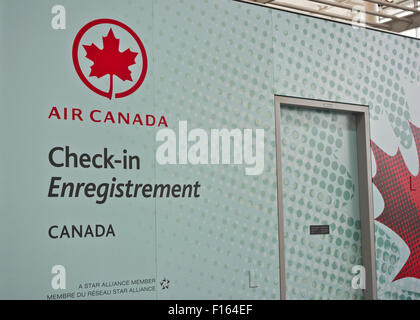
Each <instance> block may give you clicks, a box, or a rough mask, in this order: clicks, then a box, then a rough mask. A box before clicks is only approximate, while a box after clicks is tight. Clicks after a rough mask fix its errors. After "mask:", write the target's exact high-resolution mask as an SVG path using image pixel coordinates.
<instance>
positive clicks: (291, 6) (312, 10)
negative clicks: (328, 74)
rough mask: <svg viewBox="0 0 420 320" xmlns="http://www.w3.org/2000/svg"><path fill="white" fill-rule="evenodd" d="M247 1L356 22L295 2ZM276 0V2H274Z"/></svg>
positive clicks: (375, 26)
mask: <svg viewBox="0 0 420 320" xmlns="http://www.w3.org/2000/svg"><path fill="white" fill-rule="evenodd" d="M246 1H247V2H251V3H252V2H254V3H261V4H266V5H268V6H271V7H283V8H289V9H293V10H298V11H303V12H309V13H312V14H316V15H318V16H325V17H330V18H334V19H340V20H344V21H351V22H353V23H354V20H353V18H352V17H346V16H343V15H339V14H334V13H329V12H319V10H315V9H311V8H307V7H302V6H297V5H294V4H290V3H286V2H281V1H277V0H268V1H267V0H251V1H250V0H246ZM274 1H275V3H274ZM272 2H273V3H272ZM406 23H407V22H406ZM354 24H355V25H358V24H357V23H354ZM364 24H365V25H367V26H371V27H374V28H382V29H387V30H388V29H390V27H389V26H387V25H385V24H383V23H373V22H365V23H364ZM360 25H361V24H360Z"/></svg>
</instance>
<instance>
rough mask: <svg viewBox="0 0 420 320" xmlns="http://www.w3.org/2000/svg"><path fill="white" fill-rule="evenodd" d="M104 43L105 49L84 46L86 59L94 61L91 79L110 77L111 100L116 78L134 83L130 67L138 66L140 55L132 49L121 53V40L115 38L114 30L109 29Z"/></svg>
mask: <svg viewBox="0 0 420 320" xmlns="http://www.w3.org/2000/svg"><path fill="white" fill-rule="evenodd" d="M102 41H103V49H99V48H98V47H97V46H96V45H95V44H94V43H92V44H91V45H83V48H85V50H86V58H88V59H89V60H92V61H93V65H92V66H91V67H90V68H91V70H90V74H89V77H97V78H102V77H103V76H105V75H109V76H110V84H109V91H108V94H107V97H108V98H109V99H111V98H112V91H113V77H114V76H117V77H118V78H120V79H121V80H123V81H126V80H128V81H133V79H132V78H131V71H130V69H128V67H129V66H131V65H133V64H136V62H135V59H136V56H137V54H138V53H137V52H133V51H131V50H130V49H127V50H125V51H124V52H120V50H119V47H120V39H117V38H115V35H114V32H113V31H112V28H110V29H109V32H108V35H107V36H106V37H102Z"/></svg>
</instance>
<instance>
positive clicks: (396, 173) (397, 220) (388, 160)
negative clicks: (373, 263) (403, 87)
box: [372, 123, 420, 281]
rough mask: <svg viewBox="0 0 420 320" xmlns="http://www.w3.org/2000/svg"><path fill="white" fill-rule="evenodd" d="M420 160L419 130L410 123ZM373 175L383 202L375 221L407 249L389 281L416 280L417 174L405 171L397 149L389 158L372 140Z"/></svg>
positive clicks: (419, 240) (419, 245)
mask: <svg viewBox="0 0 420 320" xmlns="http://www.w3.org/2000/svg"><path fill="white" fill-rule="evenodd" d="M410 126H411V131H412V133H413V136H414V140H415V143H416V146H417V154H418V158H419V161H420V128H417V127H416V126H414V125H413V124H411V123H410ZM372 150H373V153H374V155H375V159H376V166H377V173H376V175H375V177H374V178H373V182H374V184H375V185H376V187H377V188H378V190H379V192H380V193H381V194H382V197H383V199H384V202H385V209H384V211H383V212H382V214H381V215H380V216H379V217H378V218H376V220H377V221H379V222H380V223H382V224H384V225H386V226H387V227H388V228H390V229H391V230H393V231H394V232H395V233H396V234H398V236H400V237H401V239H403V240H404V242H405V243H406V244H407V246H408V248H409V249H410V256H409V258H408V260H407V261H406V263H405V264H404V266H403V267H402V269H401V270H400V271H399V273H398V274H397V276H396V277H395V278H394V280H393V281H395V280H398V279H402V278H407V277H413V278H417V279H420V174H417V176H412V175H411V173H410V172H409V171H408V169H407V167H406V165H405V163H404V160H403V157H402V155H401V152H400V149H398V151H397V154H396V155H395V156H389V155H388V154H386V153H385V152H384V151H383V150H381V149H380V148H379V147H378V146H377V145H376V144H375V143H374V142H373V141H372Z"/></svg>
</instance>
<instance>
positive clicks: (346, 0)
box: [241, 0, 420, 37]
mask: <svg viewBox="0 0 420 320" xmlns="http://www.w3.org/2000/svg"><path fill="white" fill-rule="evenodd" d="M241 1H243V2H249V3H257V4H260V5H264V6H267V7H271V8H278V9H285V10H289V11H294V12H299V13H305V14H309V15H313V16H317V17H322V18H326V19H330V20H336V21H337V20H338V21H344V22H347V23H354V24H356V25H362V26H368V27H372V28H377V29H382V30H385V31H390V32H396V33H402V34H405V35H409V36H414V37H420V32H419V31H420V0H241Z"/></svg>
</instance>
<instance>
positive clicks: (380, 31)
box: [233, 0, 420, 41]
mask: <svg viewBox="0 0 420 320" xmlns="http://www.w3.org/2000/svg"><path fill="white" fill-rule="evenodd" d="M233 1H234V2H239V3H245V4H249V5H251V6H257V7H262V8H266V9H269V10H277V11H283V12H288V13H292V14H295V15H299V16H304V17H309V18H312V19H318V20H324V21H328V22H332V23H338V24H344V25H346V26H352V24H351V23H348V22H343V21H336V20H332V19H326V18H321V17H316V16H311V15H310V14H306V13H298V12H295V11H292V10H287V9H285V8H272V7H267V6H265V5H264V4H262V3H257V2H248V1H244V0H233ZM361 28H364V29H368V30H371V31H376V32H379V33H386V34H390V35H393V36H397V37H403V38H407V39H412V40H417V41H419V40H420V39H419V38H416V37H410V36H406V35H403V34H400V33H396V32H392V31H385V30H381V29H378V28H373V27H368V26H363V27H361Z"/></svg>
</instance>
